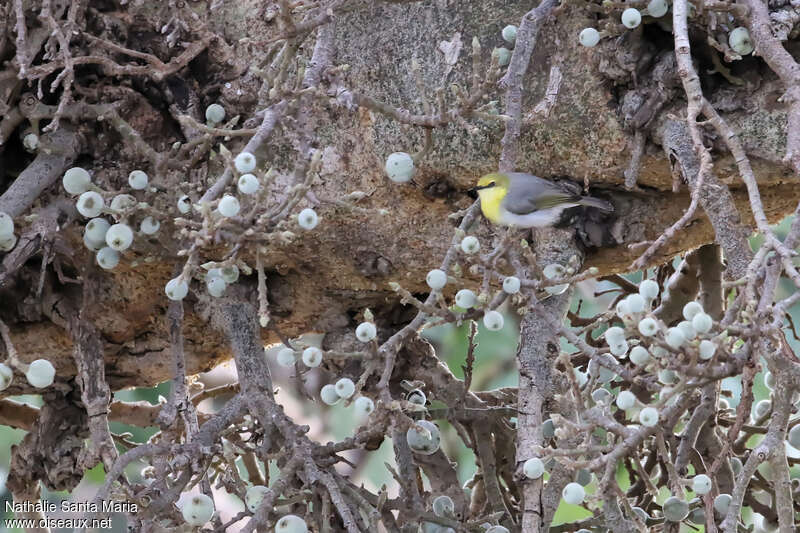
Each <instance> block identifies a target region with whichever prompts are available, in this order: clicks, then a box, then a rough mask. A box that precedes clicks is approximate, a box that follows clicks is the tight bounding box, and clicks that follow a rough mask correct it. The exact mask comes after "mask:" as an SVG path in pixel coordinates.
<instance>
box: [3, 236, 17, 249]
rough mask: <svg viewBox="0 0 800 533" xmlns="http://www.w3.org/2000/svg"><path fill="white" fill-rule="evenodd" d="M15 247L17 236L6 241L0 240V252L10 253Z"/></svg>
mask: <svg viewBox="0 0 800 533" xmlns="http://www.w3.org/2000/svg"><path fill="white" fill-rule="evenodd" d="M16 245H17V236H16V235H12V236H11V237H9V238H7V239H0V252H10V251H11V250H13V249H14V246H16Z"/></svg>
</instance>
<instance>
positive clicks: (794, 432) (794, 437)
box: [787, 424, 800, 449]
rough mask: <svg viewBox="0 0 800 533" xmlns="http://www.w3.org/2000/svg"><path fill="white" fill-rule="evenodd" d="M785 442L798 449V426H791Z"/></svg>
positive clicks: (799, 430)
mask: <svg viewBox="0 0 800 533" xmlns="http://www.w3.org/2000/svg"><path fill="white" fill-rule="evenodd" d="M787 440H788V441H789V444H791V445H792V446H794V447H795V448H798V449H800V424H796V425H794V426H792V429H790V430H789V433H788V436H787Z"/></svg>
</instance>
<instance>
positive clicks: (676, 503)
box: [661, 496, 689, 522]
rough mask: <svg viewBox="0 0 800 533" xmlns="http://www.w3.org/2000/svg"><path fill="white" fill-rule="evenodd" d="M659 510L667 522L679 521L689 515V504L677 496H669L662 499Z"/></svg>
mask: <svg viewBox="0 0 800 533" xmlns="http://www.w3.org/2000/svg"><path fill="white" fill-rule="evenodd" d="M661 512H662V513H664V518H665V519H666V520H667V522H680V521H681V520H683V519H685V518H686V517H687V516H689V504H688V503H686V502H685V501H683V500H681V499H680V498H678V497H677V496H670V497H669V498H667V499H666V500H664V504H663V505H662V506H661Z"/></svg>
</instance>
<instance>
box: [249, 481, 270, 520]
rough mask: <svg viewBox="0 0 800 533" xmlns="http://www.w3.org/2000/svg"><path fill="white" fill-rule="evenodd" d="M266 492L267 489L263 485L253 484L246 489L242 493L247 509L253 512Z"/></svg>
mask: <svg viewBox="0 0 800 533" xmlns="http://www.w3.org/2000/svg"><path fill="white" fill-rule="evenodd" d="M268 492H269V489H268V488H267V487H265V486H264V485H253V486H252V487H250V488H249V489H247V492H246V493H245V494H244V503H245V505H247V510H248V511H250V512H251V513H255V512H256V511H257V510H258V506H259V505H261V502H262V501H264V496H266V495H267V493H268Z"/></svg>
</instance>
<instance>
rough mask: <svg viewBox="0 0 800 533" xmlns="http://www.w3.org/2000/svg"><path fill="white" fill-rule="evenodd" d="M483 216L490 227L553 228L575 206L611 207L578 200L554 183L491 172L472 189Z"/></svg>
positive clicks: (589, 198) (602, 202)
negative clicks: (476, 195) (475, 191)
mask: <svg viewBox="0 0 800 533" xmlns="http://www.w3.org/2000/svg"><path fill="white" fill-rule="evenodd" d="M475 189H476V190H477V191H478V196H479V197H480V199H481V211H483V216H485V217H486V218H488V219H489V221H491V222H492V223H494V224H499V225H501V226H516V227H519V228H544V227H547V226H554V225H556V224H557V223H558V222H559V220H560V218H561V214H562V212H563V211H564V210H565V209H568V208H570V207H576V206H579V205H583V206H588V207H595V208H597V209H600V210H602V211H607V212H611V211H614V206H613V205H611V204H610V203H609V202H606V201H605V200H601V199H599V198H594V197H592V196H579V195H576V194H572V193H570V192H568V191H565V190H564V189H562V188H560V187H559V186H558V185H556V184H555V183H553V182H551V181H548V180H546V179H542V178H539V177H536V176H534V175H532V174H526V173H524V172H493V173H491V174H487V175H485V176H483V177H482V178H481V179H479V180H478V185H477V187H475Z"/></svg>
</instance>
